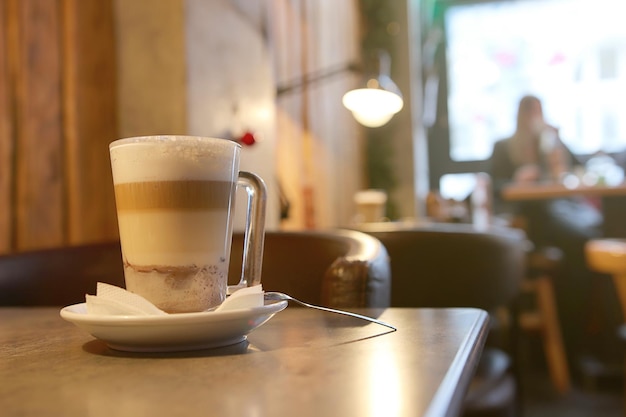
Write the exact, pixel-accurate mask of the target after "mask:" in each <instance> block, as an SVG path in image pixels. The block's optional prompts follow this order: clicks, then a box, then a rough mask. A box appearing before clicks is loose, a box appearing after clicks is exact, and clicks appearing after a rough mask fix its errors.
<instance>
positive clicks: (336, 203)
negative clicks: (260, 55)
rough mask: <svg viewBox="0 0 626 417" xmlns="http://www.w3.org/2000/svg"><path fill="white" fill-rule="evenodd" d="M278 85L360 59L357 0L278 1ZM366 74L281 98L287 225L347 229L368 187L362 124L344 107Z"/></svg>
mask: <svg viewBox="0 0 626 417" xmlns="http://www.w3.org/2000/svg"><path fill="white" fill-rule="evenodd" d="M271 16H272V18H271V22H270V40H271V42H272V44H273V51H274V60H275V65H276V69H275V72H276V76H277V84H278V86H282V85H289V84H290V83H292V82H293V81H294V80H295V81H297V80H300V79H302V78H306V77H307V76H308V75H311V74H323V73H326V72H328V71H329V70H332V69H336V68H340V67H347V66H348V65H349V64H350V63H354V62H358V61H360V27H359V7H358V2H357V1H356V0H354V1H341V2H337V1H334V0H274V1H273V2H272V13H271ZM359 80H360V77H359V75H358V74H354V73H350V72H348V71H345V72H343V73H340V74H336V75H333V76H330V77H325V78H323V79H322V80H320V81H318V82H315V83H311V84H308V85H305V86H304V88H301V89H295V90H292V91H290V92H288V93H285V94H282V95H281V96H279V97H278V101H277V106H278V108H277V113H278V127H277V128H278V133H277V160H278V173H279V176H280V178H281V181H282V183H283V188H284V189H285V192H286V194H287V197H288V198H289V199H290V201H291V203H292V213H291V216H290V218H289V219H287V220H286V221H284V222H283V227H284V228H289V229H298V228H326V227H336V226H346V225H347V224H349V223H350V222H351V218H352V215H353V212H354V208H353V207H354V205H353V202H352V196H353V195H354V193H355V192H356V191H357V190H358V189H360V188H361V187H362V184H363V176H364V174H363V169H362V161H363V142H362V139H363V129H362V128H361V127H360V126H359V125H358V124H357V123H356V122H355V121H354V119H353V118H352V116H351V114H350V112H349V111H348V110H346V109H345V108H344V107H343V105H342V104H341V98H342V96H343V94H344V93H345V92H347V91H348V90H350V89H352V88H354V87H355V86H356V85H357V83H358V81H359Z"/></svg>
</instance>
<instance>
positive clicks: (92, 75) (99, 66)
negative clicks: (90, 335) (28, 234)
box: [63, 0, 118, 243]
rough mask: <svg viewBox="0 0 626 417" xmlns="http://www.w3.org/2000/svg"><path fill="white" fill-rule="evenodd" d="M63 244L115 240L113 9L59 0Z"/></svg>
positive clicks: (95, 1)
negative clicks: (111, 155)
mask: <svg viewBox="0 0 626 417" xmlns="http://www.w3.org/2000/svg"><path fill="white" fill-rule="evenodd" d="M63 12H64V31H63V35H64V51H65V54H64V83H63V84H64V88H65V94H64V97H65V100H64V114H65V119H64V125H65V160H66V165H65V167H66V179H67V182H66V192H67V228H68V229H67V234H68V237H67V240H68V242H69V243H81V242H87V241H93V240H103V239H109V238H116V237H117V236H118V229H117V222H116V217H115V198H114V194H113V179H112V176H111V164H110V162H109V148H108V145H109V143H110V142H112V141H113V140H115V139H117V136H118V132H117V117H116V111H117V107H116V96H117V94H116V93H117V91H116V76H115V72H116V69H117V68H116V51H115V43H114V42H113V39H114V21H113V5H112V4H111V2H108V1H102V0H65V1H64V7H63Z"/></svg>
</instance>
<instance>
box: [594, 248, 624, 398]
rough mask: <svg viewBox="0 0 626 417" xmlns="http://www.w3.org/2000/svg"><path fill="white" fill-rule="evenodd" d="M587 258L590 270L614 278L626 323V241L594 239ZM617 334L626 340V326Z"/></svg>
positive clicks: (621, 327)
mask: <svg viewBox="0 0 626 417" xmlns="http://www.w3.org/2000/svg"><path fill="white" fill-rule="evenodd" d="M585 258H586V261H587V265H589V268H590V269H592V270H594V271H596V272H600V273H603V274H608V275H611V277H612V278H613V284H614V285H615V291H616V292H617V298H618V299H619V304H620V307H621V309H622V320H623V321H625V322H626V239H592V240H590V241H589V242H587V244H586V245H585ZM617 333H618V336H619V337H620V339H622V340H626V327H625V326H624V325H622V326H620V328H619V329H618V331H617ZM625 398H626V397H625ZM625 404H626V403H625Z"/></svg>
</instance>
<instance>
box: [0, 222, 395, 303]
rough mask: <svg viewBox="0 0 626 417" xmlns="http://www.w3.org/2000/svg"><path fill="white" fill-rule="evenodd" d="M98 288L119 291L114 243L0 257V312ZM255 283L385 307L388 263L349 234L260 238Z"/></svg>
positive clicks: (235, 270) (238, 241)
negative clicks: (261, 252) (261, 255)
mask: <svg viewBox="0 0 626 417" xmlns="http://www.w3.org/2000/svg"><path fill="white" fill-rule="evenodd" d="M242 242H243V236H242V234H239V233H235V236H234V237H233V249H232V253H231V259H232V264H231V268H230V276H231V278H230V282H231V283H236V282H238V280H239V274H240V270H241V258H242V257H241V253H242V248H243V245H242ZM98 281H102V282H107V283H110V284H113V285H117V286H120V287H124V275H123V268H122V255H121V250H120V244H119V242H117V241H116V242H107V243H97V244H88V245H82V246H70V247H62V248H53V249H46V250H38V251H29V252H22V253H16V254H10V255H2V256H0V305H2V306H25V305H33V306H35V305H40V306H44V305H47V306H63V305H69V304H74V303H80V302H83V301H84V300H85V294H87V293H89V294H94V293H95V290H96V283H97V282H98ZM262 283H263V287H264V289H265V290H268V291H282V292H285V293H287V294H289V295H291V296H293V297H296V298H301V299H302V300H303V301H308V302H310V303H315V304H321V305H325V306H328V307H338V308H341V307H386V306H388V305H389V299H390V295H389V294H390V287H391V284H390V270H389V260H388V256H387V252H386V250H385V248H384V247H383V246H382V245H381V243H380V242H379V241H378V240H376V239H375V238H373V237H371V236H369V235H367V234H363V233H359V232H355V231H341V230H337V231H323V232H322V231H320V232H282V231H281V232H279V231H275V232H267V233H266V236H265V255H264V261H263V273H262Z"/></svg>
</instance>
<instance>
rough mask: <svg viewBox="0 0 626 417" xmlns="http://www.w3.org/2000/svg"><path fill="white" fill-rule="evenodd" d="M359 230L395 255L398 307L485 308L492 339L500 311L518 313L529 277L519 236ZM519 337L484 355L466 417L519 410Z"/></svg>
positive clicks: (458, 227) (453, 228) (450, 228)
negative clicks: (521, 293) (489, 319)
mask: <svg viewBox="0 0 626 417" xmlns="http://www.w3.org/2000/svg"><path fill="white" fill-rule="evenodd" d="M359 230H360V231H364V232H366V233H368V234H370V235H372V236H374V237H376V238H378V239H379V240H380V241H381V242H382V243H383V244H384V245H385V247H386V248H387V251H388V252H389V255H390V258H391V273H392V277H393V280H392V288H391V305H392V307H474V308H481V309H483V310H486V311H488V312H490V313H492V317H493V318H494V320H493V321H492V323H494V326H492V328H493V327H495V328H494V333H497V332H495V330H499V329H500V327H499V325H498V320H496V319H495V317H496V316H497V314H496V312H497V311H498V310H501V309H502V307H507V308H510V309H506V310H505V311H515V302H516V300H517V297H518V296H519V294H520V285H521V282H522V279H523V277H524V274H525V249H524V248H525V246H524V243H525V235H524V234H523V233H522V232H521V231H519V230H516V229H509V228H490V229H487V230H484V231H477V230H476V229H474V228H473V227H472V226H471V225H462V224H430V225H428V224H427V225H416V226H406V225H402V224H400V225H394V224H392V223H387V224H384V223H379V224H371V225H363V226H361V227H359ZM507 322H508V323H516V320H515V319H511V320H507ZM514 327H515V326H513V328H514ZM515 333H516V332H515V331H514V329H513V330H512V331H511V334H510V335H508V336H509V337H503V338H502V340H505V341H504V342H502V341H500V342H498V343H496V344H495V345H492V346H491V345H490V346H487V347H486V348H485V350H484V353H483V356H482V357H481V361H480V364H479V367H478V369H477V373H476V376H475V377H474V379H473V381H472V384H471V385H470V389H469V392H468V394H467V398H466V400H465V411H464V413H465V414H464V415H465V416H470V415H471V416H474V415H476V416H478V415H481V416H482V415H489V416H511V415H515V413H516V412H517V411H519V407H518V406H519V402H518V401H519V395H518V392H517V389H518V387H519V381H516V376H517V372H515V371H514V370H513V371H512V366H513V367H514V366H515V365H516V363H515V361H514V360H513V359H514V358H515V356H516V352H515V345H516V343H515V340H514V337H515ZM492 335H493V333H492ZM492 335H490V337H492ZM492 342H493V337H492Z"/></svg>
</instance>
